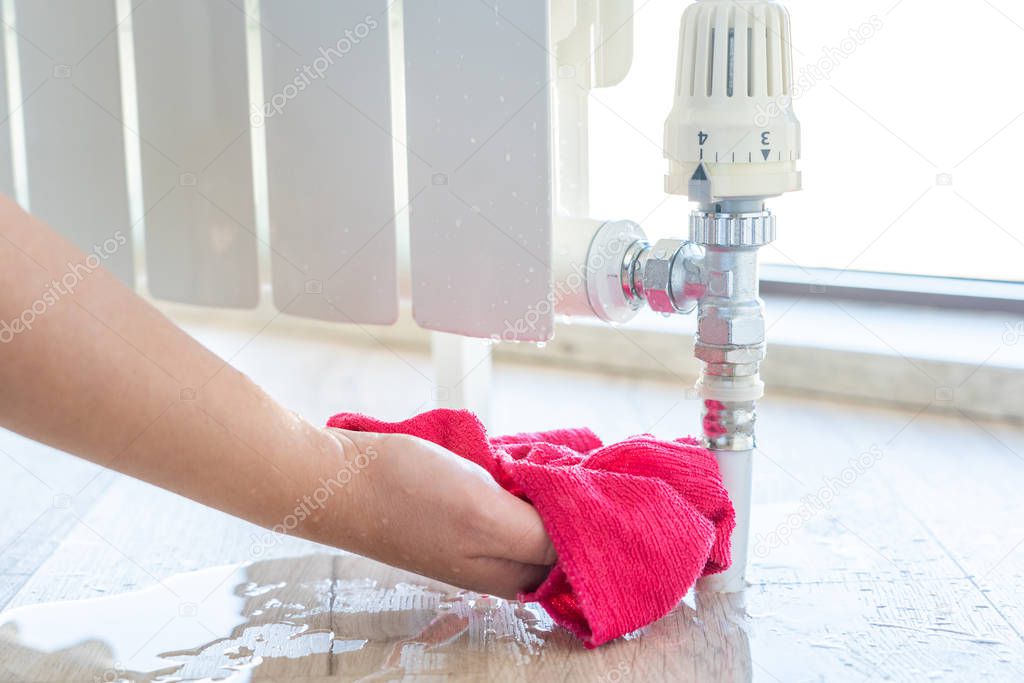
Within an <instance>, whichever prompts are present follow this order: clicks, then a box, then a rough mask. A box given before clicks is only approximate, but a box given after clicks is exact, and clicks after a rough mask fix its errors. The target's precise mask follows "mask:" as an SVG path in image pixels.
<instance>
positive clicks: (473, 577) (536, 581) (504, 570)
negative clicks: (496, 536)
mask: <svg viewBox="0 0 1024 683" xmlns="http://www.w3.org/2000/svg"><path fill="white" fill-rule="evenodd" d="M550 573H551V567H541V566H537V565H531V564H520V563H518V562H511V561H509V560H496V559H493V558H480V559H478V560H475V561H474V563H473V565H472V569H471V570H470V576H463V577H460V578H459V579H457V580H456V581H454V583H455V584H457V585H459V586H462V587H464V588H468V589H469V590H473V591H476V592H478V593H486V594H488V595H494V596H497V597H499V598H505V599H506V600H515V599H516V598H517V597H518V596H519V594H520V593H529V592H531V591H534V590H536V588H537V587H538V586H540V585H541V584H542V583H543V582H544V579H546V578H547V577H548V574H550Z"/></svg>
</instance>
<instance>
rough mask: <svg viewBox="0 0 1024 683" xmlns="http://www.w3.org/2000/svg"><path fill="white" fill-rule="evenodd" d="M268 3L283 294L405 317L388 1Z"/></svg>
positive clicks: (276, 259)
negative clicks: (400, 275) (401, 311)
mask: <svg viewBox="0 0 1024 683" xmlns="http://www.w3.org/2000/svg"><path fill="white" fill-rule="evenodd" d="M390 1H392V0H349V1H347V2H337V1H336V0H315V1H312V2H304V3H301V5H296V3H295V2H294V1H292V0H263V1H262V2H261V24H262V26H263V27H264V30H263V31H262V32H261V41H262V44H263V72H264V79H263V84H264V94H263V99H264V105H263V110H262V112H256V113H254V117H253V118H254V122H255V123H257V124H259V123H262V124H263V125H264V127H265V130H266V144H267V173H268V177H269V208H270V230H271V245H272V248H273V249H272V251H273V253H272V256H271V259H272V264H273V266H272V268H273V271H272V272H273V288H274V303H275V304H276V305H277V307H278V308H279V309H281V310H284V311H286V312H287V313H290V314H294V315H301V316H307V317H312V318H320V319H324V320H334V321H339V322H358V323H377V324H389V323H392V322H394V321H395V320H396V319H397V317H398V277H397V272H396V271H397V253H396V244H395V208H396V207H395V198H394V180H393V176H394V170H393V168H394V164H393V153H394V150H393V138H392V114H391V92H390V82H391V78H390V66H389V54H388V52H389V37H388V4H389V2H390Z"/></svg>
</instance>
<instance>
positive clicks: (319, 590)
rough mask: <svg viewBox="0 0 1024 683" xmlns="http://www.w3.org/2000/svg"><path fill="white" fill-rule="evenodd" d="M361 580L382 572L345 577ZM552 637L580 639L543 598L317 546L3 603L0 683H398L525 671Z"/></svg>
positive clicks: (566, 640) (571, 645)
mask: <svg viewBox="0 0 1024 683" xmlns="http://www.w3.org/2000/svg"><path fill="white" fill-rule="evenodd" d="M389 575H390V576H391V578H394V577H397V578H398V579H413V578H416V579H417V582H411V581H409V582H406V581H402V580H388V578H389ZM353 576H355V577H366V576H377V577H380V579H379V580H378V579H371V578H338V577H353ZM549 640H554V641H557V642H560V643H561V644H562V645H564V646H565V647H567V648H573V649H575V648H578V647H579V646H578V644H577V643H575V642H574V641H572V638H571V637H570V636H569V635H568V634H567V633H566V632H564V631H562V630H561V629H558V628H556V627H555V625H554V624H553V623H552V621H551V619H550V617H548V616H547V614H546V613H545V612H544V611H543V610H541V609H540V608H539V607H538V606H536V605H522V604H519V603H515V602H507V601H504V600H500V599H498V598H493V597H489V596H480V595H478V594H475V593H469V592H465V591H456V590H454V589H452V588H450V587H448V586H445V585H443V584H432V583H431V582H429V581H428V580H426V579H419V577H412V575H408V574H403V573H400V572H397V571H396V570H391V569H388V568H385V567H383V566H382V565H379V564H377V563H374V562H371V561H369V560H365V559H363V558H359V557H354V556H335V555H316V556H310V557H303V558H292V559H285V560H267V561H261V562H255V563H252V564H247V565H236V566H230V567H220V568H215V569H207V570H203V571H199V572H194V573H190V574H183V575H180V576H177V577H173V578H170V579H166V580H164V581H163V582H161V583H159V584H157V585H154V586H152V587H150V588H147V589H145V590H142V591H137V592H134V593H125V594H120V595H113V596H109V597H102V598H95V599H89V600H81V601H76V602H62V603H49V604H40V605H31V606H26V607H22V608H17V609H13V610H10V611H7V612H4V613H2V614H0V680H17V681H26V680H76V681H111V682H112V681H122V680H123V681H192V680H250V679H262V678H276V677H278V676H280V677H304V678H305V679H307V680H310V679H312V680H317V679H322V678H329V677H332V676H338V677H343V678H346V679H354V678H364V679H370V680H391V679H393V678H395V677H401V676H402V675H403V672H406V673H416V674H423V673H429V672H442V671H445V670H451V667H452V666H453V665H457V666H456V669H455V670H458V671H460V672H470V673H471V672H472V671H474V670H477V667H481V668H480V669H479V670H481V671H483V670H488V669H493V668H494V667H501V666H508V665H518V666H522V664H524V663H526V662H527V661H529V660H530V659H531V658H536V657H537V656H538V655H539V653H540V651H541V650H542V648H544V647H545V645H546V643H547V642H548V641H549ZM455 643H459V644H458V646H457V648H456V647H454V645H453V644H455ZM448 646H453V647H452V648H451V649H452V650H453V651H452V652H448V651H447V650H448ZM456 650H457V652H456ZM474 655H475V656H474ZM449 657H457V658H458V662H457V663H456V662H453V661H446V660H447V659H449Z"/></svg>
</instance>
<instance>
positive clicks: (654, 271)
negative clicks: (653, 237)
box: [638, 239, 706, 315]
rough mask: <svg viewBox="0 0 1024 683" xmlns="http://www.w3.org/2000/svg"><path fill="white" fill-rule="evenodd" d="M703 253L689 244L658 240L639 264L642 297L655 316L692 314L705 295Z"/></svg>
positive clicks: (673, 240)
mask: <svg viewBox="0 0 1024 683" xmlns="http://www.w3.org/2000/svg"><path fill="white" fill-rule="evenodd" d="M703 261H704V250H703V249H701V248H700V247H698V246H697V245H696V244H693V243H692V242H686V241H683V240H675V239H666V240H661V241H659V242H658V243H657V244H655V245H654V246H653V247H651V248H650V249H649V250H648V252H647V253H646V255H644V256H643V257H641V262H640V263H639V264H638V265H639V266H641V267H642V270H643V276H642V282H643V295H644V297H645V298H646V299H647V305H648V306H650V307H651V310H653V311H655V312H656V313H662V314H664V315H672V314H674V313H683V314H686V313H692V312H693V310H694V309H695V308H696V307H697V303H698V302H699V301H700V299H701V297H703V296H704V292H705V291H706V286H705V284H704V270H703Z"/></svg>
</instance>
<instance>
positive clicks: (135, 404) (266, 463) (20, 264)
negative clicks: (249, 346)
mask: <svg viewBox="0 0 1024 683" xmlns="http://www.w3.org/2000/svg"><path fill="white" fill-rule="evenodd" d="M0 236H2V239H0V255H2V263H3V269H2V272H0V325H5V324H6V327H2V328H0V330H2V332H0V341H2V342H4V343H3V344H0V353H2V354H3V363H2V364H0V386H3V387H4V390H3V391H2V392H0V425H2V426H4V427H7V428H9V429H12V430H14V431H17V432H20V433H22V434H24V435H26V436H28V437H30V438H33V439H36V440H38V441H42V442H45V443H48V444H50V445H53V446H55V447H57V448H60V449H63V450H66V451H69V452H72V453H75V454H76V455H79V456H81V457H84V458H87V459H89V460H92V461H94V462H97V463H100V464H102V465H105V466H109V467H111V468H113V469H116V470H118V471H121V472H124V473H126V474H129V475H132V476H135V477H138V478H141V479H144V480H146V481H150V482H152V483H154V484H157V485H159V486H162V487H164V488H167V489H170V490H172V491H175V492H178V493H181V494H183V495H186V496H188V497H190V498H193V499H195V500H198V501H200V502H203V503H206V504H208V505H212V506H215V507H218V508H221V509H224V510H226V511H228V512H230V513H232V514H235V515H238V516H241V517H243V518H246V519H249V520H251V521H254V522H257V523H260V524H263V525H267V526H272V525H274V524H277V523H278V522H279V521H280V520H281V519H282V518H283V517H284V516H285V515H287V513H288V512H289V511H291V510H292V509H293V508H294V506H295V499H296V498H298V497H301V496H302V495H304V494H305V493H307V492H308V491H309V490H310V487H311V484H310V482H311V481H315V480H316V478H317V477H316V476H314V475H316V474H317V473H318V472H320V471H323V472H324V473H327V472H332V471H336V470H337V466H336V463H337V459H338V457H339V452H340V451H339V449H338V447H337V444H336V442H334V440H332V439H329V438H327V437H326V436H325V435H324V434H323V433H322V432H321V431H320V430H318V429H315V428H313V427H312V426H310V425H309V424H308V423H306V422H304V421H302V420H300V419H299V418H297V417H295V416H294V415H293V414H292V413H290V412H289V411H287V410H285V409H283V408H282V407H281V406H279V405H278V404H277V403H275V402H274V401H272V400H270V399H269V398H268V397H267V396H266V395H265V394H264V393H263V392H262V391H261V390H260V389H259V388H258V387H257V386H256V385H254V384H253V383H252V382H250V381H249V380H248V379H247V378H246V377H245V376H243V375H242V374H241V373H239V372H238V371H236V370H235V369H234V368H232V367H231V366H230V365H228V364H226V363H225V362H224V361H222V360H221V359H220V358H218V357H217V356H215V355H214V354H212V353H211V352H209V351H208V350H207V349H205V348H204V347H203V346H202V345H200V344H199V343H197V342H196V341H194V340H193V339H192V338H191V337H189V336H188V335H186V334H185V333H184V332H182V331H181V330H179V329H178V328H177V327H176V326H174V325H173V324H172V323H171V322H169V321H168V320H167V319H166V318H164V317H163V316H162V315H161V314H160V313H159V312H158V311H156V310H155V309H153V308H152V307H151V306H150V305H149V304H147V303H146V302H145V301H143V300H142V299H140V298H139V297H137V296H135V294H134V293H132V292H131V291H130V290H129V289H128V288H126V287H124V286H123V285H122V284H121V283H120V282H119V281H117V280H116V278H114V277H112V276H111V275H109V274H108V273H107V272H106V271H105V270H103V269H102V268H95V269H90V268H89V266H90V265H93V264H95V263H97V260H98V259H97V257H96V256H95V255H94V256H93V257H92V258H89V257H88V255H87V254H83V253H82V252H81V251H79V250H78V249H76V248H74V247H73V246H72V245H70V244H69V243H67V242H66V241H64V240H63V239H61V238H60V237H59V236H57V235H56V234H55V233H53V232H52V231H51V230H49V229H48V228H47V227H46V226H44V225H42V224H40V223H39V222H37V221H36V220H35V219H33V218H31V217H30V216H28V215H26V214H24V213H23V212H21V211H20V210H19V209H18V208H17V207H15V206H14V205H13V204H12V203H11V202H10V201H9V200H7V199H6V198H0ZM125 248H127V247H125ZM69 273H70V274H71V275H68V274H69ZM299 462H301V464H302V466H301V467H298V466H296V464H297V463H299ZM300 531H301V530H300Z"/></svg>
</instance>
